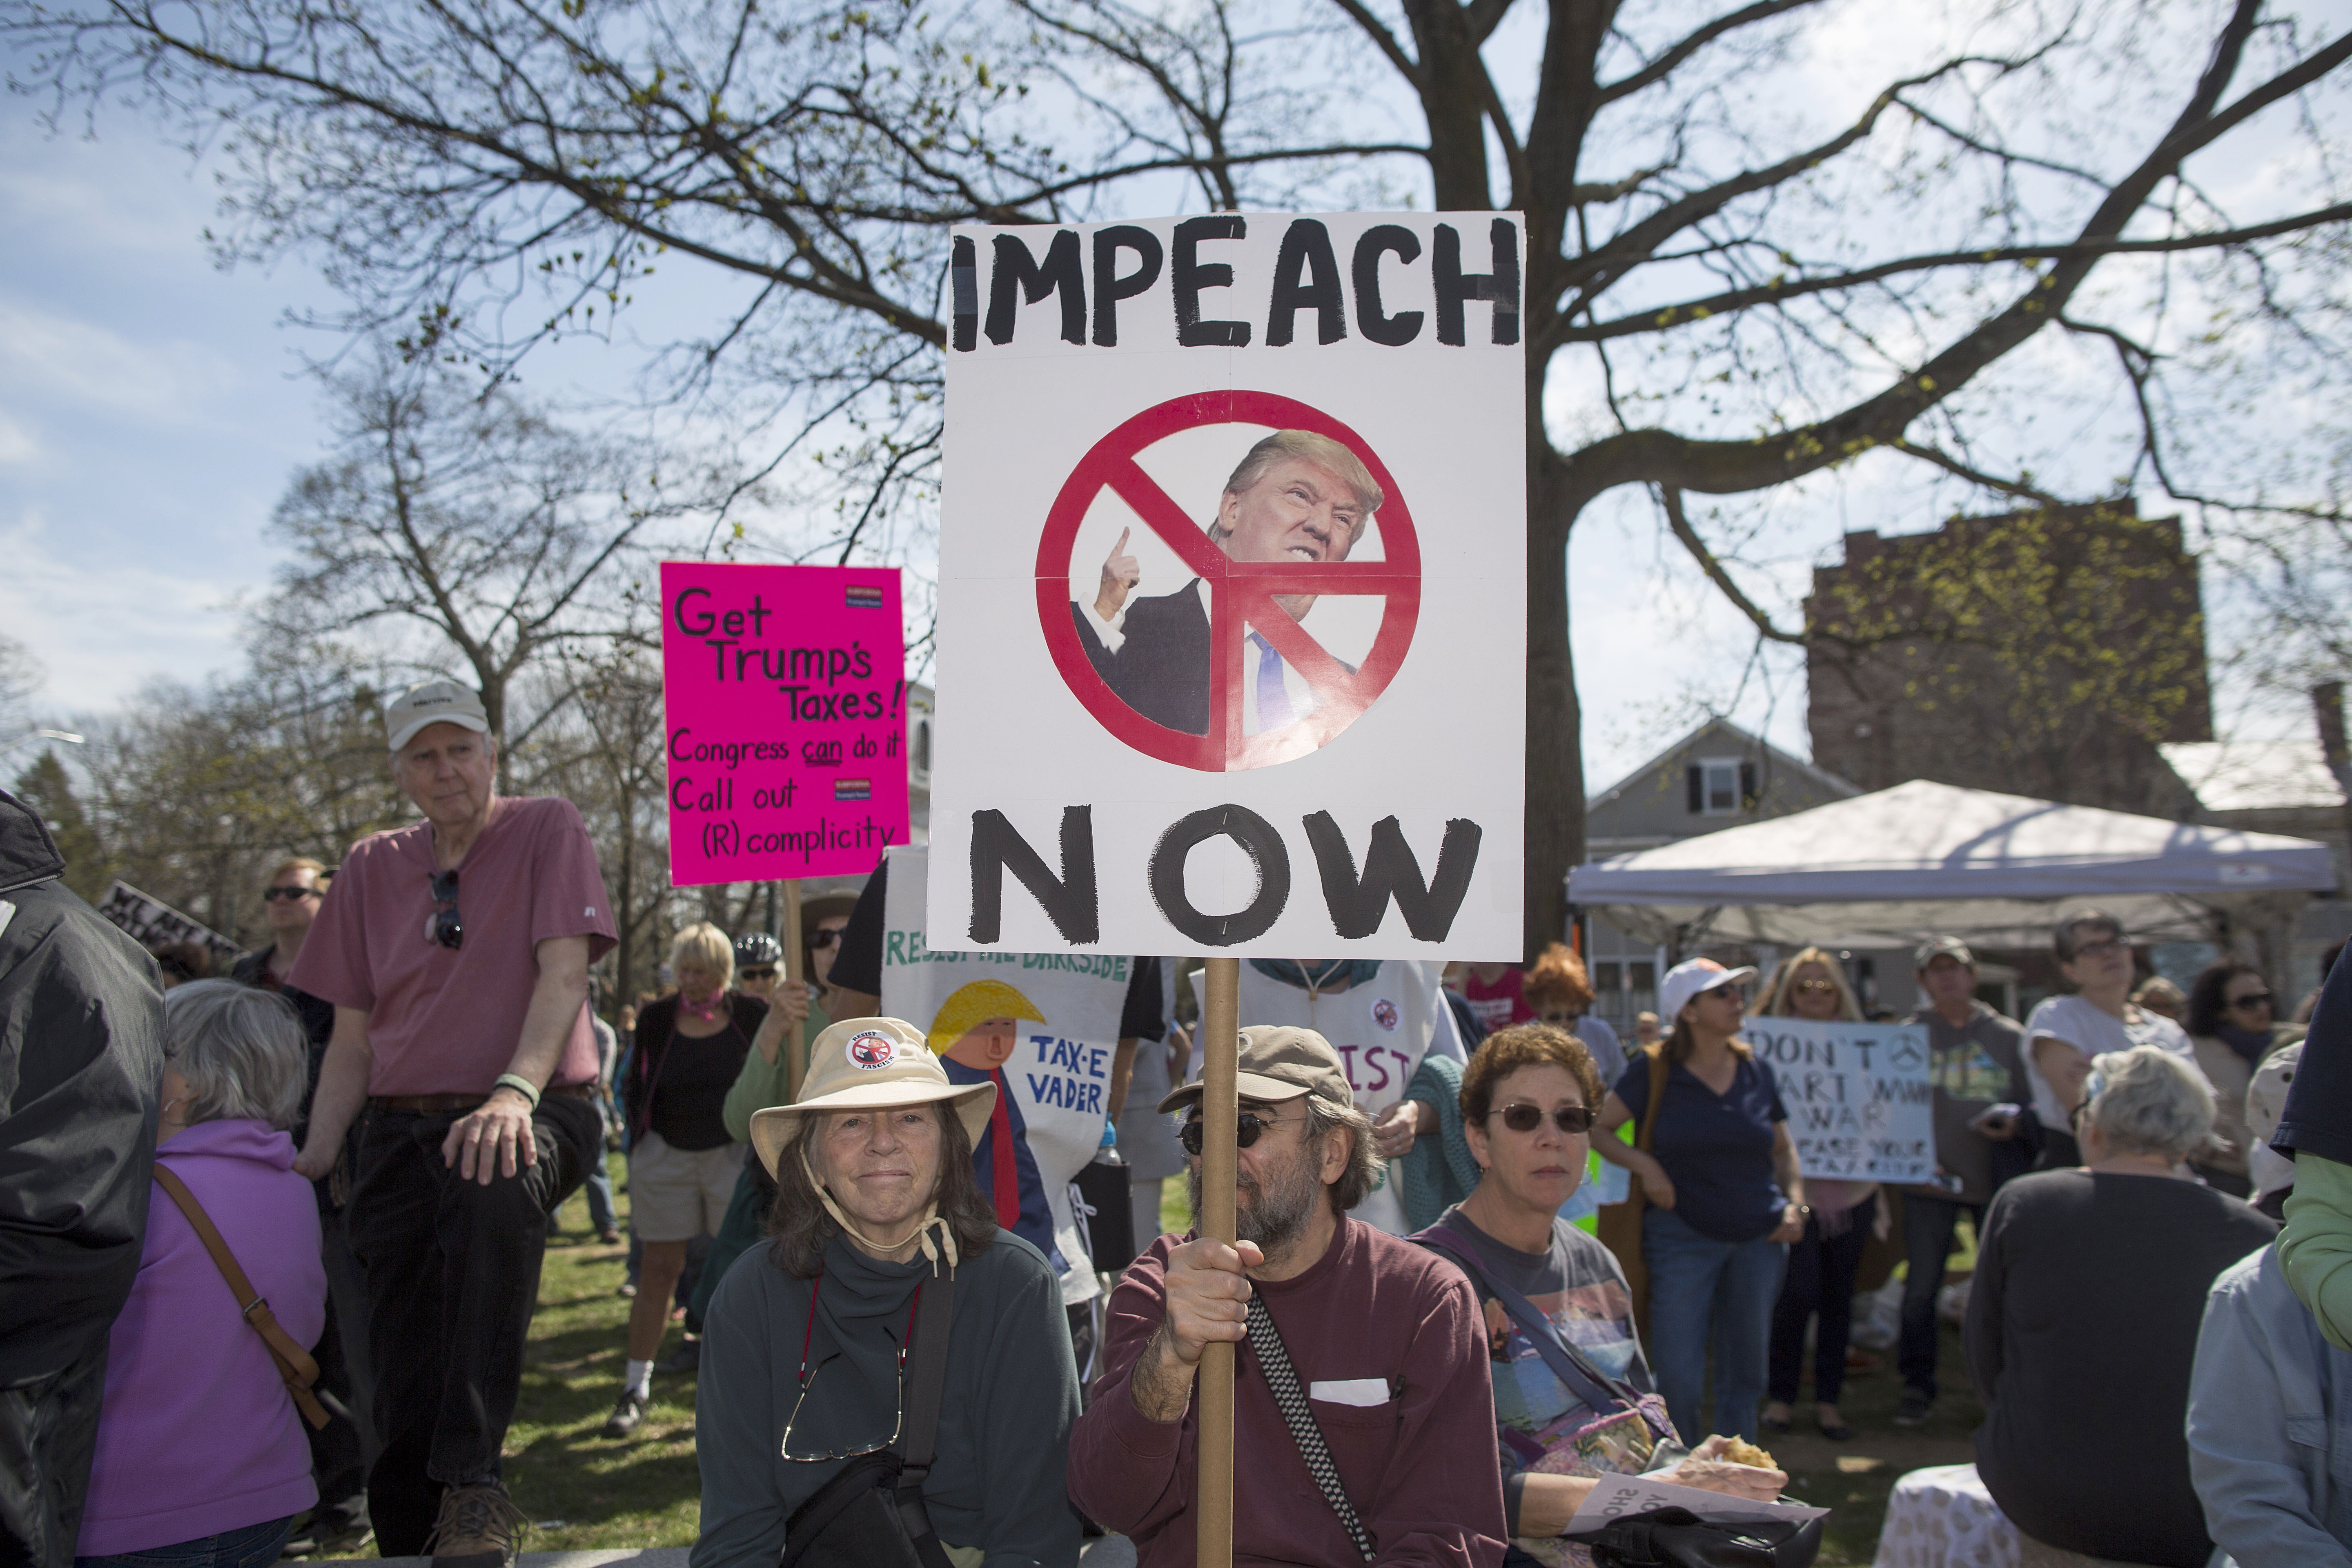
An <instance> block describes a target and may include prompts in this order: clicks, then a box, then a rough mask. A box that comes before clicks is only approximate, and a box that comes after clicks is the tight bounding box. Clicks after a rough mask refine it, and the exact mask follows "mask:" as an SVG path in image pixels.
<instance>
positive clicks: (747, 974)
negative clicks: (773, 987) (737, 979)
mask: <svg viewBox="0 0 2352 1568" xmlns="http://www.w3.org/2000/svg"><path fill="white" fill-rule="evenodd" d="M736 973H739V974H740V975H742V977H743V978H744V979H746V980H773V979H774V978H775V977H776V966H775V965H774V964H772V963H763V964H761V965H760V966H759V967H758V968H757V969H743V970H738V971H737V972H736Z"/></svg>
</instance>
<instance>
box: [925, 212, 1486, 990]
mask: <svg viewBox="0 0 2352 1568" xmlns="http://www.w3.org/2000/svg"><path fill="white" fill-rule="evenodd" d="M1524 252H1525V246H1524V241H1523V237H1522V235H1521V233H1520V228H1519V225H1518V220H1517V218H1516V217H1515V216H1507V215H1499V214H1492V213H1440V214H1436V215H1430V214H1370V213H1359V214H1325V215H1308V216H1297V215H1288V214H1281V215H1276V214H1259V213H1252V214H1234V213H1222V214H1215V215H1212V216H1202V217H1192V218H1185V219H1181V220H1179V219H1173V218H1170V219H1155V220H1151V221H1148V222H1140V223H1133V224H1114V225H1067V226H1027V227H1017V228H987V227H965V228H959V229H957V230H956V231H955V235H954V238H953V249H952V258H951V261H952V265H951V286H952V294H953V304H954V318H953V328H952V331H951V332H950V343H949V350H948V356H947V358H948V364H947V384H948V416H947V437H946V441H947V446H946V491H945V495H944V498H943V500H942V510H941V522H940V611H939V621H938V626H939V663H938V668H939V678H940V679H939V695H940V701H939V721H938V722H939V731H938V736H937V746H938V752H937V755H938V758H939V762H938V766H937V771H936V773H935V775H934V780H933V785H932V798H931V816H930V839H931V845H932V847H933V848H934V849H935V850H936V853H935V854H934V855H933V857H932V858H931V865H932V868H933V880H932V885H931V889H930V910H931V911H932V917H933V918H932V921H931V928H932V929H931V930H930V931H929V933H928V936H929V942H930V943H931V945H932V946H933V947H934V948H953V949H967V950H968V949H990V948H1006V949H1013V950H1024V949H1025V950H1028V951H1031V952H1068V951H1071V950H1073V949H1076V950H1078V951H1083V952H1120V953H1125V952H1162V953H1164V952H1201V951H1210V952H1221V953H1239V954H1260V955H1265V956H1267V957H1291V956H1296V955H1298V954H1302V953H1303V954H1313V955H1322V956H1327V957H1361V958H1387V957H1395V958H1421V959H1446V958H1473V959H1516V958H1517V957H1518V956H1519V955H1520V952H1521V946H1522V934H1521V923H1520V883H1521V862H1522V855H1521V840H1522V831H1521V820H1520V819H1521V810H1522V797H1523V777H1522V762H1523V755H1524V750H1525V746H1524V741H1525V733H1524V731H1525V686H1526V680H1525V663H1526V566H1525V558H1526V550H1527V542H1526V531H1527V530H1526V520H1527V498H1526V479H1525V473H1526V449H1525V445H1524V430H1525V405H1526V380H1525V375H1524V361H1523V348H1522V345H1521V342H1520V330H1519V321H1520V310H1519V300H1520V287H1519V281H1520V267H1521V262H1520V258H1521V257H1522V256H1523V254H1524Z"/></svg>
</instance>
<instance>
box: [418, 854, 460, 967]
mask: <svg viewBox="0 0 2352 1568" xmlns="http://www.w3.org/2000/svg"><path fill="white" fill-rule="evenodd" d="M425 941H427V942H439V943H440V944H441V945H442V946H443V947H446V948H448V949H450V950H452V951H453V952H454V951H455V950H457V948H461V947H463V946H465V945H466V921H465V920H464V918H463V917H462V916H460V915H459V914H458V913H457V872H456V871H455V870H454V869H453V870H448V871H436V872H434V873H433V912H432V913H431V914H429V915H426V916H425Z"/></svg>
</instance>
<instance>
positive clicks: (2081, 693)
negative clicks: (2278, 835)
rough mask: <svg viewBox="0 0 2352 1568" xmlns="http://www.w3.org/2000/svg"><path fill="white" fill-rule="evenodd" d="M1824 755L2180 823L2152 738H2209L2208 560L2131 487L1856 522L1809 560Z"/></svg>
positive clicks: (1882, 771)
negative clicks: (2061, 503)
mask: <svg viewBox="0 0 2352 1568" xmlns="http://www.w3.org/2000/svg"><path fill="white" fill-rule="evenodd" d="M1805 613H1806V617H1807V623H1808V625H1809V626H1811V628H1812V629H1813V630H1815V631H1816V632H1820V633H1825V634H1828V635H1827V638H1826V639H1824V640H1822V641H1817V642H1816V643H1815V644H1814V646H1813V647H1812V648H1811V650H1810V652H1809V654H1808V657H1807V675H1808V684H1809V687H1810V706H1809V712H1808V723H1809V726H1810V729H1811V740H1812V753H1813V762H1814V763H1815V764H1816V765H1818V766H1819V767H1821V768H1822V769H1823V770H1825V771H1826V772H1828V773H1833V774H1836V775H1838V776H1840V777H1843V778H1846V779H1851V780H1853V783H1854V784H1857V785H1858V786H1860V787H1861V788H1862V789H1864V790H1876V789H1884V788H1885V787H1887V786H1889V785H1892V784H1899V783H1901V782H1903V781H1904V780H1906V779H1913V778H1926V779H1934V780H1937V781H1939V782H1942V783H1945V784H1958V785H1962V786H1964V787H1967V788H1972V789H1988V790H1999V791H2001V792H2003V793H2006V794H2011V795H2032V796H2035V797H2038V798H2041V799H2044V800H2057V801H2064V802H2067V803H2070V804H2074V805H2096V806H2105V807H2108V808H2110V809H2113V810H2117V811H2131V812H2139V813H2143V814H2146V815H2149V816H2166V817H2174V818H2179V819H2184V820H2185V819H2187V818H2189V817H2190V816H2195V815H2196V813H2197V810H2198V803H2197V800H2196V797H2195V796H2194V795H2192V794H2191V793H2190V792H2189V790H2188V789H2187V788H2186V787H2184V786H2183V784H2182V783H2181V780H2180V779H2179V776H2178V774H2176V773H2174V771H2173V770H2172V769H2171V768H2170V767H2168V766H2167V765H2166V763H2165V760H2164V757H2163V755H2162V753H2161V752H2159V751H2158V747H2159V746H2161V745H2164V744H2167V743H2178V742H2201V741H2210V740H2211V739H2212V738H2213V721H2212V705H2211V700H2210V692H2209V689H2208V686H2207V678H2206V668H2205V634H2204V616H2203V610H2202V603H2201V599H2200V594H2199V590H2198V581H2197V561H2196V558H2195V557H2194V556H2192V555H2190V554H2189V552H2187V551H2186V550H2185V549H2183V548H2182V544H2181V534H2180V523H2179V519H2177V518H2162V519H2143V518H2141V517H2140V516H2139V515H2138V509H2137V505H2136V504H2135V503H2133V502H2131V501H2129V500H2125V501H2118V502H2108V503H2102V504H2100V505H2096V506H2086V507H2068V508H2063V509H2053V510H2046V511H2033V512H2016V513H2011V514H2008V515H2005V516H2000V517H1988V518H1956V519H1954V520H1953V521H1950V522H1948V523H1947V524H1946V525H1945V526H1944V527H1942V528H1941V529H1938V530H1937V531H1934V532H1929V533H1916V534H1902V535H1897V536H1895V537H1892V538H1886V537H1882V536H1881V535H1880V534H1878V533H1877V532H1875V531H1861V532H1856V533H1849V534H1847V535H1846V536H1845V560H1844V561H1843V563H1840V564H1838V565H1835V566H1823V567H1817V568H1815V570H1814V573H1813V592H1812V594H1811V596H1810V597H1809V598H1808V599H1807V600H1806V602H1805Z"/></svg>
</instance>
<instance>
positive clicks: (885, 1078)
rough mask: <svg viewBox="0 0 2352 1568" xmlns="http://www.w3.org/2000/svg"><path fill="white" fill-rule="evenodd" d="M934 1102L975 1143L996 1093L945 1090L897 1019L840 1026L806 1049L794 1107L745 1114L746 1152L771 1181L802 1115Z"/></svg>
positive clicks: (978, 1086)
mask: <svg viewBox="0 0 2352 1568" xmlns="http://www.w3.org/2000/svg"><path fill="white" fill-rule="evenodd" d="M932 1100H948V1101H950V1103H952V1104H953V1105H954V1107H955V1112H956V1114H957V1115H958V1116H959V1117H961V1118H962V1120H963V1130H964V1131H965V1133H966V1134H967V1135H968V1136H969V1137H970V1138H971V1141H972V1142H974V1143H978V1142H980V1137H981V1134H982V1133H983V1132H985V1131H988V1117H989V1113H990V1112H991V1111H992V1110H994V1109H995V1108H996V1086H995V1085H994V1084H992V1083H950V1082H949V1081H948V1075H947V1072H946V1070H945V1069H944V1068H941V1067H940V1058H938V1057H936V1056H934V1055H932V1054H931V1048H930V1047H929V1045H928V1044H926V1043H925V1042H924V1039H923V1032H922V1031H921V1030H920V1029H918V1028H917V1027H915V1026H913V1025H912V1024H909V1023H906V1022H904V1021H903V1020H901V1019H898V1018H845V1019H844V1020H842V1021H841V1022H840V1023H838V1024H835V1025H834V1026H833V1027H831V1028H829V1029H827V1030H826V1031H825V1032H824V1034H822V1035H819V1036H818V1037H816V1043H815V1044H814V1045H813V1046H811V1047H809V1069H808V1077H807V1078H806V1079H803V1081H802V1084H801V1098H800V1100H799V1101H798V1102H797V1103H796V1104H793V1105H772V1106H770V1107H768V1108H767V1109H766V1110H755V1111H753V1112H752V1113H751V1147H752V1148H754V1149H756V1150H758V1151H759V1154H760V1163H761V1164H762V1165H765V1166H766V1167H767V1168H768V1174H770V1175H771V1176H772V1175H774V1174H775V1173H776V1158H777V1156H778V1155H779V1154H780V1153H781V1152H782V1151H783V1149H784V1148H785V1146H786V1145H788V1144H790V1143H791V1142H793V1139H795V1138H797V1137H798V1136H800V1130H801V1129H800V1119H801V1118H802V1117H803V1115H805V1114H807V1113H808V1112H810V1111H823V1110H882V1109H885V1108H895V1107H898V1106H902V1105H928V1104H929V1103H930V1102H931V1101H932Z"/></svg>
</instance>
